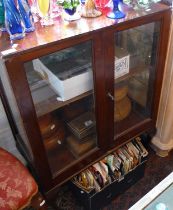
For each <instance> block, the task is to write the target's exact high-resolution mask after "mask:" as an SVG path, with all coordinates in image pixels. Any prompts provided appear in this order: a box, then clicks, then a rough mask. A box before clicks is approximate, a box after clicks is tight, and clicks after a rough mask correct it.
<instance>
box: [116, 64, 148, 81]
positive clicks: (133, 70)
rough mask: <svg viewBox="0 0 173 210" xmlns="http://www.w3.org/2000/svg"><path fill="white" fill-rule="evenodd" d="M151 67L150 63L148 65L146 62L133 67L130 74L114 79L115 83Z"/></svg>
mask: <svg viewBox="0 0 173 210" xmlns="http://www.w3.org/2000/svg"><path fill="white" fill-rule="evenodd" d="M150 68H151V66H150V65H148V66H147V65H146V64H144V63H141V64H139V65H138V66H137V67H134V68H131V69H130V70H129V73H128V74H125V75H124V76H121V77H119V78H117V79H115V80H114V83H115V84H117V83H119V82H121V81H123V80H126V79H129V78H130V77H132V76H134V75H135V74H140V73H142V72H145V71H148V70H149V69H150Z"/></svg>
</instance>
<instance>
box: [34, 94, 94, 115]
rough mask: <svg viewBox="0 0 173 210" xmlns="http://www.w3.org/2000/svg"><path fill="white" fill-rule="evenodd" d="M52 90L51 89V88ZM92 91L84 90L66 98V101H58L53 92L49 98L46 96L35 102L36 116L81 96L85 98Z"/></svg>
mask: <svg viewBox="0 0 173 210" xmlns="http://www.w3.org/2000/svg"><path fill="white" fill-rule="evenodd" d="M52 91H53V90H52ZM92 92H93V91H88V92H85V93H83V94H81V95H79V96H76V97H74V98H72V99H70V100H67V101H58V100H57V97H58V95H57V94H56V93H55V95H53V96H52V97H50V98H47V100H44V101H42V102H39V103H37V104H35V109H36V113H37V117H41V116H43V115H44V114H47V113H50V112H52V111H54V110H56V109H59V108H61V107H63V106H65V105H68V104H70V103H72V102H75V101H77V100H80V99H82V98H85V97H87V96H89V95H91V94H92Z"/></svg>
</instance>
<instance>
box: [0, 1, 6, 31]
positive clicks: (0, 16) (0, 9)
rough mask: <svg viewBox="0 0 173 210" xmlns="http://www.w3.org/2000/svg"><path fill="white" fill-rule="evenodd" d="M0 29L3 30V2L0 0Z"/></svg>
mask: <svg viewBox="0 0 173 210" xmlns="http://www.w3.org/2000/svg"><path fill="white" fill-rule="evenodd" d="M0 31H5V18H4V3H3V0H0Z"/></svg>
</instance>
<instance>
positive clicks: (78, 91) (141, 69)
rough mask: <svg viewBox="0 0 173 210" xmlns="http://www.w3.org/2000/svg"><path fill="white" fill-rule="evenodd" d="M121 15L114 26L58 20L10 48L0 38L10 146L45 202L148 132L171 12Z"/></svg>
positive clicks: (104, 21) (155, 8)
mask: <svg viewBox="0 0 173 210" xmlns="http://www.w3.org/2000/svg"><path fill="white" fill-rule="evenodd" d="M124 11H125V13H126V17H125V18H124V19H121V20H112V19H109V18H107V17H106V16H104V15H102V16H100V17H98V18H93V19H92V18H88V19H87V18H81V19H80V20H77V21H75V22H71V23H68V24H67V23H66V22H64V21H63V20H62V19H61V18H60V17H58V18H57V20H56V21H55V24H54V26H50V27H41V26H40V25H39V24H37V25H36V31H35V32H33V33H30V34H28V35H27V36H26V37H25V38H24V39H22V40H20V41H16V43H15V45H13V46H11V44H10V41H9V40H8V39H9V38H8V37H7V35H6V34H3V35H2V37H1V40H0V50H1V79H2V82H3V85H4V90H5V92H6V95H7V98H8V102H9V104H10V105H11V109H12V112H13V115H14V118H15V121H16V122H15V123H16V125H17V127H18V131H19V133H18V132H17V133H16V137H17V139H18V144H19V145H23V143H24V144H25V147H24V148H25V149H23V150H24V152H25V153H26V154H27V156H28V159H29V160H30V162H31V164H32V165H33V167H34V168H35V170H36V173H37V176H38V178H39V181H40V183H41V185H42V187H43V190H44V192H45V195H46V196H47V197H48V198H50V197H51V196H52V195H53V194H54V193H55V192H56V190H57V189H58V187H59V186H60V185H61V184H62V183H64V182H66V181H67V180H69V179H71V178H72V177H73V176H74V175H76V174H77V173H79V172H80V171H82V170H84V169H86V168H87V167H88V166H90V165H91V164H93V163H94V162H96V161H98V160H100V159H101V158H103V157H104V156H106V155H108V154H109V153H111V152H112V151H113V150H115V149H116V148H118V147H119V146H121V145H123V144H125V143H127V142H128V141H130V140H131V139H132V138H134V137H136V136H138V135H140V134H142V133H143V132H148V133H153V132H155V130H156V119H157V112H158V106H159V97H160V92H161V87H162V78H163V73H164V64H165V56H166V49H167V43H168V35H169V25H170V15H171V10H170V8H169V7H167V6H165V5H162V4H153V5H151V7H150V8H149V9H148V10H146V11H144V10H142V9H141V10H136V11H135V10H133V9H132V8H130V9H127V7H124ZM16 44H17V45H16ZM16 113H18V114H19V113H20V114H19V115H17V114H16ZM16 116H18V117H16ZM21 137H22V138H21Z"/></svg>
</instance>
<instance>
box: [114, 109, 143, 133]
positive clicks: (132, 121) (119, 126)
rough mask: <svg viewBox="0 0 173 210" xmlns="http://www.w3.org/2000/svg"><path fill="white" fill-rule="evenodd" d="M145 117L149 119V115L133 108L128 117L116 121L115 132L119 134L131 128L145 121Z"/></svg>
mask: <svg viewBox="0 0 173 210" xmlns="http://www.w3.org/2000/svg"><path fill="white" fill-rule="evenodd" d="M145 119H147V116H144V115H142V114H141V113H139V112H137V111H136V110H133V109H132V110H131V112H130V114H129V116H128V117H126V118H125V119H124V120H121V121H119V122H115V123H114V133H115V134H116V135H117V136H118V135H120V134H121V133H123V132H124V131H126V130H127V129H130V128H132V127H134V126H135V125H138V124H139V123H141V122H143V121H144V120H145Z"/></svg>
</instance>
